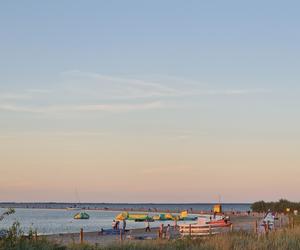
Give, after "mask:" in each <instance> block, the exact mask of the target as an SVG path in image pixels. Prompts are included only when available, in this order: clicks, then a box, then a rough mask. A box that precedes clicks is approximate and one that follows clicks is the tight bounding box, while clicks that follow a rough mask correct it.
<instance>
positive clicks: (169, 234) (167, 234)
mask: <svg viewBox="0 0 300 250" xmlns="http://www.w3.org/2000/svg"><path fill="white" fill-rule="evenodd" d="M166 238H167V240H169V239H170V238H171V226H170V224H168V226H167V229H166Z"/></svg>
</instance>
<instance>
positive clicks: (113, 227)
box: [111, 220, 116, 230]
mask: <svg viewBox="0 0 300 250" xmlns="http://www.w3.org/2000/svg"><path fill="white" fill-rule="evenodd" d="M111 227H112V229H113V230H116V221H115V220H113V221H112V223H111Z"/></svg>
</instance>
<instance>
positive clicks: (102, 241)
mask: <svg viewBox="0 0 300 250" xmlns="http://www.w3.org/2000/svg"><path fill="white" fill-rule="evenodd" d="M262 218H263V215H262V214H251V215H246V214H241V215H231V216H230V220H231V222H232V223H233V228H232V230H234V231H241V230H242V231H247V232H253V231H255V226H256V223H257V222H258V223H259V221H260V220H261V219H262ZM161 223H163V224H164V225H165V226H166V225H167V224H169V223H170V225H171V239H177V238H180V233H179V231H178V229H174V226H173V225H174V222H172V221H169V222H168V221H166V222H161ZM190 223H191V224H193V223H195V222H190ZM187 224H188V223H187ZM277 226H278V227H279V223H278V225H277ZM45 237H46V238H47V239H48V240H50V241H52V242H56V243H59V244H62V245H68V244H72V243H80V232H79V231H78V233H66V234H53V235H46V236H45ZM156 239H158V227H154V228H151V232H145V229H144V228H136V229H130V230H128V231H127V232H126V234H125V235H122V240H121V237H120V235H119V234H106V233H105V232H104V233H103V234H101V233H100V231H95V232H83V242H86V243H89V244H98V245H101V246H106V245H111V244H114V243H117V242H121V241H122V242H131V241H141V240H143V241H144V240H146V241H147V240H149V241H150V240H156Z"/></svg>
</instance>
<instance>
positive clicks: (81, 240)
mask: <svg viewBox="0 0 300 250" xmlns="http://www.w3.org/2000/svg"><path fill="white" fill-rule="evenodd" d="M82 243H83V229H82V228H80V244H82Z"/></svg>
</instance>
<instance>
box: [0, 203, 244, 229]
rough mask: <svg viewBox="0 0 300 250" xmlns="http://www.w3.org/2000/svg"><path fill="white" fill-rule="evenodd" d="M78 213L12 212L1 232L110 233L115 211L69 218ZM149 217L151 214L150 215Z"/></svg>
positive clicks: (185, 206)
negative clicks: (15, 227)
mask: <svg viewBox="0 0 300 250" xmlns="http://www.w3.org/2000/svg"><path fill="white" fill-rule="evenodd" d="M113 205H114V207H113V206H112V204H111V205H110V208H114V209H118V208H119V209H120V210H121V208H122V209H124V208H128V209H129V208H133V209H141V208H143V209H148V208H151V209H153V208H154V207H155V208H156V209H158V210H159V209H170V210H174V211H177V210H179V211H180V210H184V209H190V208H192V209H193V210H210V209H211V208H212V205H211V204H168V205H167V204H155V206H154V205H153V204H148V205H145V204H140V205H138V204H135V206H133V205H132V204H131V205H129V204H127V205H128V207H126V206H125V204H119V205H117V204H113ZM223 209H224V210H227V211H231V210H235V211H247V210H249V209H250V205H249V204H226V205H223ZM4 210H5V209H4V208H0V212H2V211H4ZM77 212H78V211H72V210H66V209H40V208H34V209H32V208H16V212H15V214H12V215H10V216H8V217H6V218H5V219H4V220H3V221H1V222H0V229H1V228H8V227H10V226H11V225H12V223H13V222H14V221H18V222H20V224H21V227H22V229H23V231H24V232H25V233H26V232H28V230H29V229H30V228H32V229H36V230H37V231H38V233H39V234H54V233H55V234H56V233H71V232H79V230H80V228H83V229H84V231H86V232H89V231H97V230H100V229H101V228H104V229H110V228H111V223H112V220H113V219H114V218H115V216H116V215H117V214H119V213H120V212H118V211H100V210H89V211H87V212H88V214H89V215H90V219H89V220H74V219H73V216H74V214H75V213H77ZM150 214H153V213H150ZM158 225H159V222H153V223H151V226H152V227H154V226H158ZM144 226H145V223H143V222H132V221H128V223H127V228H129V229H130V228H142V227H144Z"/></svg>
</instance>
